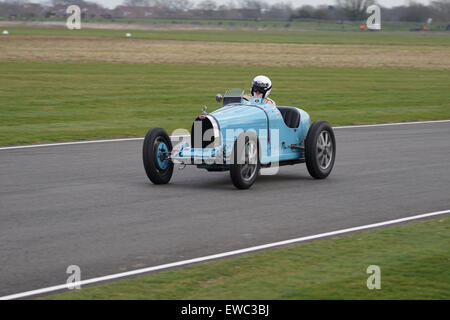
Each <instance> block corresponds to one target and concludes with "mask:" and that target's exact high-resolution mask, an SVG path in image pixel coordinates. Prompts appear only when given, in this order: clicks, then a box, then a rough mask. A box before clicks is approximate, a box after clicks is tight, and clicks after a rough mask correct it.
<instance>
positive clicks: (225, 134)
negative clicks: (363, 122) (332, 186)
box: [143, 89, 336, 189]
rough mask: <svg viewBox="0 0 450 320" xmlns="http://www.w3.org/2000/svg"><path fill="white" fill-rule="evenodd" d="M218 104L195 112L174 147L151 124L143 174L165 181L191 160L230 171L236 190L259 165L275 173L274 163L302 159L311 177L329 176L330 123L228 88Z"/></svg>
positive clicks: (333, 149) (256, 172) (249, 179)
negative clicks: (186, 133) (187, 131)
mask: <svg viewBox="0 0 450 320" xmlns="http://www.w3.org/2000/svg"><path fill="white" fill-rule="evenodd" d="M216 99H217V101H220V102H222V101H223V107H221V108H219V109H217V110H215V111H213V112H211V113H209V114H208V113H206V108H204V109H203V112H202V114H201V115H200V116H198V117H197V118H196V119H195V120H194V122H193V124H192V128H191V132H190V137H189V138H188V140H187V141H186V139H180V141H179V143H178V144H177V148H173V145H172V140H171V137H169V135H168V134H167V132H166V131H165V130H164V129H161V128H153V129H150V130H149V131H148V133H147V135H146V136H145V139H144V144H143V161H144V168H145V171H146V173H147V176H148V177H149V179H150V180H151V181H152V182H153V183H154V184H166V183H168V182H169V181H170V179H171V177H172V174H173V170H174V164H175V163H179V164H180V165H181V166H185V165H195V166H197V167H198V168H203V169H206V170H208V171H229V172H230V176H231V181H232V182H233V184H234V185H235V186H236V187H237V188H239V189H248V188H250V187H251V186H252V185H253V183H254V182H255V180H256V178H257V176H258V175H259V173H260V170H262V169H263V170H265V171H267V172H268V174H273V173H276V172H277V169H278V166H283V165H293V164H297V163H306V166H307V168H308V172H309V173H310V175H311V176H312V177H313V178H315V179H324V178H326V177H328V175H329V174H330V173H331V170H332V169H333V166H334V162H335V158H336V140H335V136H334V132H333V129H332V127H331V126H330V124H328V123H327V122H326V121H315V122H314V123H313V124H312V125H311V121H310V117H309V115H308V113H306V112H305V111H304V110H302V109H299V108H295V107H276V106H274V105H273V104H270V103H269V104H268V103H266V102H265V101H262V99H261V98H258V97H256V98H255V97H250V98H247V97H246V96H244V91H243V90H241V89H230V90H228V91H227V92H226V93H225V95H224V97H222V96H221V95H217V96H216Z"/></svg>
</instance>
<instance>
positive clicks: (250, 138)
mask: <svg viewBox="0 0 450 320" xmlns="http://www.w3.org/2000/svg"><path fill="white" fill-rule="evenodd" d="M232 160H233V161H232V164H231V165H230V177H231V181H232V182H233V185H234V186H235V187H236V188H238V189H248V188H250V187H251V186H252V185H253V183H255V180H256V178H257V176H258V172H259V169H260V163H259V148H258V139H257V137H256V135H255V134H253V133H252V132H245V133H243V134H241V135H240V136H239V137H238V139H237V140H236V141H235V142H234V148H233V153H232Z"/></svg>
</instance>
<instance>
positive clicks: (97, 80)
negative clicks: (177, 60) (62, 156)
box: [0, 62, 450, 145]
mask: <svg viewBox="0 0 450 320" xmlns="http://www.w3.org/2000/svg"><path fill="white" fill-rule="evenodd" d="M0 69H1V70H2V73H1V74H0V114H1V117H0V145H17V144H29V143H42V142H54V141H70V140H86V139H102V138H115V137H131V136H143V135H145V133H146V132H147V130H148V129H149V128H151V127H162V128H165V129H167V130H168V131H170V132H171V131H172V130H174V129H176V128H186V129H189V128H190V126H191V123H192V121H193V119H194V117H195V116H196V115H198V114H199V113H200V112H201V108H200V107H201V105H204V104H206V105H208V106H209V109H208V111H212V110H214V109H215V108H217V107H218V105H217V103H216V102H215V99H214V97H215V94H216V93H219V92H221V93H223V92H224V91H225V89H227V88H231V87H238V88H239V87H240V88H245V89H246V90H248V87H249V85H250V82H251V79H252V77H253V76H254V75H256V74H267V75H269V76H270V77H271V79H272V81H273V83H274V89H273V91H272V95H271V97H272V98H273V99H274V100H275V101H276V102H277V104H278V105H290V106H297V107H301V108H304V109H305V110H306V111H307V112H309V113H310V115H311V117H312V119H313V120H317V119H323V120H327V121H329V122H330V123H332V124H333V125H350V124H363V123H381V122H398V121H400V122H401V121H416V120H438V119H450V102H449V101H450V91H449V90H448V88H449V87H450V78H449V77H448V71H441V70H406V69H387V68H378V69H369V68H367V69H364V68H312V67H309V68H302V67H256V66H254V67H251V66H249V67H245V68H243V67H242V66H226V67H225V66H209V65H150V64H118V63H97V64H94V63H61V64H52V63H38V62H34V63H32V62H0Z"/></svg>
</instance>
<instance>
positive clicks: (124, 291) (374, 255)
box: [44, 216, 450, 299]
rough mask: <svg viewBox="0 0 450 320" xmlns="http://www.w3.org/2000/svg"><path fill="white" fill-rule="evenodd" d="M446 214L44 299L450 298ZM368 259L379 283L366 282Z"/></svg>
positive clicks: (448, 222)
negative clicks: (378, 274)
mask: <svg viewBox="0 0 450 320" xmlns="http://www.w3.org/2000/svg"><path fill="white" fill-rule="evenodd" d="M449 229H450V218H449V217H448V216H444V217H439V218H436V219H433V220H427V221H420V222H414V223H410V224H407V225H401V226H394V227H388V228H384V229H378V230H372V231H367V232H362V233H356V234H352V235H347V236H340V237H336V238H331V239H323V240H317V241H312V242H307V243H302V244H297V245H292V246H288V247H284V248H279V249H273V250H267V251H262V252H258V253H253V254H248V255H244V256H239V257H234V258H228V259H224V260H217V261H212V262H207V263H202V264H198V265H192V266H188V267H185V268H181V269H177V270H172V271H166V272H160V273H156V274H151V275H146V276H141V277H138V278H134V279H126V280H121V281H117V282H114V283H110V284H105V285H100V286H96V287H86V288H84V289H82V290H79V291H72V292H65V293H62V294H57V295H52V296H48V297H45V298H44V299H449V298H450V274H449V273H448V270H449V268H450V256H449V252H450V250H449V249H450V247H449V243H450V233H449V231H450V230H449ZM369 265H378V266H379V267H380V269H381V289H380V290H368V289H367V286H366V281H367V278H368V277H369V274H367V273H366V270H367V267H368V266H369Z"/></svg>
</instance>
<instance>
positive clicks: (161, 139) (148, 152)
mask: <svg viewBox="0 0 450 320" xmlns="http://www.w3.org/2000/svg"><path fill="white" fill-rule="evenodd" d="M170 152H172V142H171V141H170V137H169V135H168V134H167V133H166V131H165V130H164V129H161V128H153V129H150V130H149V131H148V132H147V135H146V136H145V139H144V145H143V147H142V158H143V161H144V168H145V172H146V173H147V176H148V178H149V179H150V181H151V182H153V183H154V184H166V183H168V182H169V181H170V178H172V173H173V162H172V161H171V160H170V157H169V155H170Z"/></svg>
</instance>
